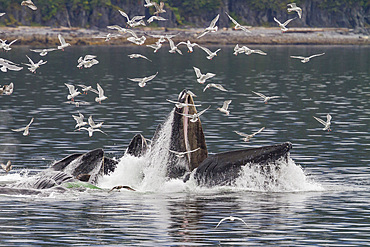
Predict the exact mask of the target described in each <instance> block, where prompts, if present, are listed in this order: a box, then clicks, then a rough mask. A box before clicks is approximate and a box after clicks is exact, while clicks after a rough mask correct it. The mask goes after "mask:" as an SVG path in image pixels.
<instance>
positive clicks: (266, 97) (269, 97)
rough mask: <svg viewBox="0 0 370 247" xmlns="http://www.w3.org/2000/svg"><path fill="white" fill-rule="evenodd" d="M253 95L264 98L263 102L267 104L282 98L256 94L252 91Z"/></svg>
mask: <svg viewBox="0 0 370 247" xmlns="http://www.w3.org/2000/svg"><path fill="white" fill-rule="evenodd" d="M252 93H254V94H257V95H258V96H260V97H261V98H263V102H265V104H267V102H268V101H269V100H270V99H275V98H280V96H266V95H264V94H262V93H257V92H254V91H252Z"/></svg>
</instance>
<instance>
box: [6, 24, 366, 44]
mask: <svg viewBox="0 0 370 247" xmlns="http://www.w3.org/2000/svg"><path fill="white" fill-rule="evenodd" d="M202 30H203V29H201V28H148V27H145V28H139V29H135V32H136V33H137V34H138V35H140V36H142V35H145V36H146V37H147V39H146V41H145V44H144V45H148V44H153V43H155V41H156V39H155V38H151V37H150V36H148V35H147V34H177V36H176V37H174V38H173V40H174V42H175V43H177V42H180V41H186V40H190V41H191V42H196V43H199V44H203V45H236V44H240V45H247V44H252V45H254V44H260V45H272V44H278V45H370V39H369V36H368V35H364V34H361V33H356V32H354V30H353V29H348V28H307V27H299V28H290V29H289V30H288V31H287V32H285V33H282V32H281V30H280V28H266V27H253V28H251V29H250V31H251V33H245V32H243V31H240V30H238V31H236V30H233V29H231V28H221V29H220V30H219V31H217V32H215V33H209V34H207V35H205V36H204V37H202V38H200V39H198V38H197V36H198V35H199V34H200V33H201V32H202ZM108 33H111V34H118V32H115V31H114V30H109V29H88V28H68V27H59V28H53V27H31V26H18V27H0V39H3V40H4V39H5V40H8V41H12V40H14V39H17V41H16V42H15V43H14V44H13V45H29V46H35V47H53V46H56V45H58V44H59V40H58V34H62V36H63V37H64V38H65V39H66V41H67V42H68V43H70V44H71V45H135V44H133V43H131V42H129V41H127V37H129V35H128V34H127V35H126V34H125V35H123V36H121V37H118V38H112V39H111V40H110V41H108V42H107V41H105V40H104V38H97V37H100V36H104V35H106V34H108Z"/></svg>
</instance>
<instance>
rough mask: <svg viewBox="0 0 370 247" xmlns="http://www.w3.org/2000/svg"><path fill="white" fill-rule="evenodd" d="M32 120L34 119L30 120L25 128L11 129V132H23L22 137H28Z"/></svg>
mask: <svg viewBox="0 0 370 247" xmlns="http://www.w3.org/2000/svg"><path fill="white" fill-rule="evenodd" d="M33 119H34V118H32V119H31V121H30V123H29V124H27V125H26V127H23V128H19V129H12V131H16V132H20V131H24V132H23V135H24V136H28V135H29V134H30V131H29V129H30V126H31V124H32V123H33Z"/></svg>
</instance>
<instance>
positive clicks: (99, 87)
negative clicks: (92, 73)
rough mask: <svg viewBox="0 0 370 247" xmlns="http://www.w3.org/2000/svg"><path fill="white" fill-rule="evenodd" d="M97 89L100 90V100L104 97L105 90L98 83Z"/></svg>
mask: <svg viewBox="0 0 370 247" xmlns="http://www.w3.org/2000/svg"><path fill="white" fill-rule="evenodd" d="M96 87H97V89H98V93H99V98H100V97H103V96H104V90H103V88H102V87H101V86H100V85H99V83H96Z"/></svg>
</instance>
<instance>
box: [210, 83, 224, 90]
mask: <svg viewBox="0 0 370 247" xmlns="http://www.w3.org/2000/svg"><path fill="white" fill-rule="evenodd" d="M211 85H212V86H213V87H215V88H217V89H218V90H221V91H224V92H227V89H226V88H224V87H223V86H222V85H221V84H214V83H212V84H211Z"/></svg>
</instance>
